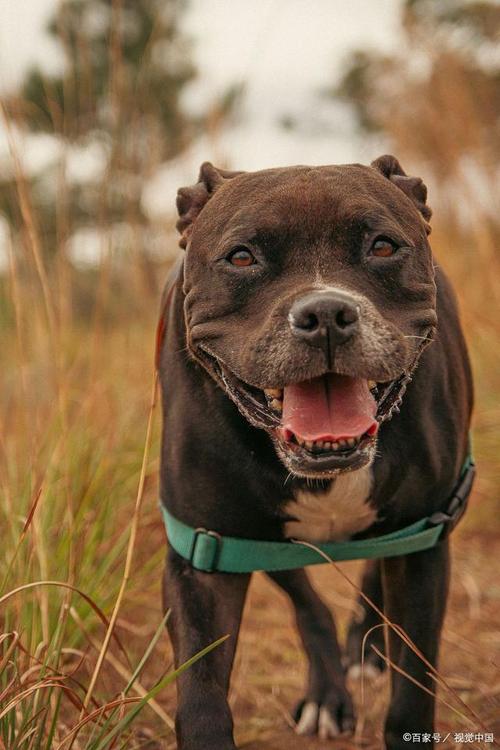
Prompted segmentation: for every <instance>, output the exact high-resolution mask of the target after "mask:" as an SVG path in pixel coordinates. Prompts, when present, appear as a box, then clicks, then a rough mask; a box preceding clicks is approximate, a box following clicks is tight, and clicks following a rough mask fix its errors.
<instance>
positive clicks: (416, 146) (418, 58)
mask: <svg viewBox="0 0 500 750" xmlns="http://www.w3.org/2000/svg"><path fill="white" fill-rule="evenodd" d="M499 36H500V6H499V5H498V4H496V3H492V2H468V1H467V0H459V1H458V2H457V1H456V0H406V2H405V3H404V6H403V12H402V23H401V40H400V44H399V51H398V52H396V53H395V54H391V55H383V54H380V53H378V52H372V51H366V50H364V51H359V50H358V51H355V52H354V53H353V54H352V55H351V57H350V58H349V60H348V62H347V65H346V67H345V70H344V73H343V75H342V78H341V80H340V82H339V84H338V85H337V86H336V87H335V88H334V89H333V90H332V91H331V94H333V96H335V97H338V98H340V99H341V100H344V101H346V102H348V103H349V104H350V105H352V107H353V108H354V111H355V113H356V116H357V121H358V123H359V127H360V128H361V130H362V131H364V132H382V133H384V134H386V135H387V136H388V137H389V139H390V140H391V141H392V143H393V147H394V148H395V149H396V150H397V151H398V152H399V153H402V154H404V156H405V157H407V158H409V160H410V161H414V162H419V163H421V162H424V163H426V169H427V170H428V171H431V172H432V173H434V176H435V178H436V181H437V182H445V181H447V180H449V179H453V178H454V177H456V176H457V175H460V173H461V171H462V170H463V168H464V163H465V161H466V160H467V159H469V160H473V161H474V162H475V163H477V164H479V165H480V168H481V170H483V171H485V172H491V171H492V170H493V169H494V168H495V169H496V164H498V156H499V154H500V128H499V124H500V85H499V84H500V65H499V62H498V55H495V48H496V45H497V44H498V38H499Z"/></svg>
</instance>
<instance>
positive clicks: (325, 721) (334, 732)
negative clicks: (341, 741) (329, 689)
mask: <svg viewBox="0 0 500 750" xmlns="http://www.w3.org/2000/svg"><path fill="white" fill-rule="evenodd" d="M339 734H340V729H339V725H338V724H337V722H336V721H335V719H334V718H333V716H332V715H331V713H330V711H329V710H328V709H327V708H326V707H325V706H322V707H321V708H320V710H319V720H318V735H319V738H320V740H327V739H329V738H330V737H338V736H339Z"/></svg>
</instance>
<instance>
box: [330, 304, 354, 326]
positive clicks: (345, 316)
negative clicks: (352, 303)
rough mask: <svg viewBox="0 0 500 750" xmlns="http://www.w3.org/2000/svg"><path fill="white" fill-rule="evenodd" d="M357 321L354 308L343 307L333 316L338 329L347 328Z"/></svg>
mask: <svg viewBox="0 0 500 750" xmlns="http://www.w3.org/2000/svg"><path fill="white" fill-rule="evenodd" d="M357 319H358V312H357V310H356V308H355V307H345V308H342V309H341V310H339V311H338V312H337V314H336V316H335V324H336V325H337V326H338V328H347V326H350V325H352V324H353V323H355V322H356V321H357Z"/></svg>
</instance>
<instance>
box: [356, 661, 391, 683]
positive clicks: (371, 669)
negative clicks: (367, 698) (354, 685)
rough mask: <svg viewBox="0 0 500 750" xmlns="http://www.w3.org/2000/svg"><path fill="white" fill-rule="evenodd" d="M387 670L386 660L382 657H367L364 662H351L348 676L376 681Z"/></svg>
mask: <svg viewBox="0 0 500 750" xmlns="http://www.w3.org/2000/svg"><path fill="white" fill-rule="evenodd" d="M384 670H385V662H384V661H383V660H382V659H378V658H377V660H375V659H366V660H365V662H364V664H361V663H359V662H358V663H357V664H350V665H349V667H348V669H347V678H348V679H350V680H366V681H367V682H376V680H378V678H379V677H380V675H381V674H383V672H384Z"/></svg>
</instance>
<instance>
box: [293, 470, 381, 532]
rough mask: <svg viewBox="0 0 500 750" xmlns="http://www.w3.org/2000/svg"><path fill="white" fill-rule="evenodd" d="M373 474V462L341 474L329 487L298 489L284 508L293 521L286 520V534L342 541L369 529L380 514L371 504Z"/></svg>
mask: <svg viewBox="0 0 500 750" xmlns="http://www.w3.org/2000/svg"><path fill="white" fill-rule="evenodd" d="M372 481H373V474H372V470H371V467H370V466H365V467H363V468H362V469H358V471H350V472H347V473H346V474H340V476H338V477H337V478H336V479H335V480H334V481H333V482H332V485H331V487H330V489H329V490H327V491H326V492H320V493H318V494H316V493H313V492H307V491H305V490H302V491H300V492H299V493H297V497H296V499H294V500H290V502H289V503H287V505H286V506H285V508H284V510H285V512H286V513H288V514H289V515H290V516H293V517H294V518H295V519H297V520H294V521H288V522H287V523H286V524H285V533H286V536H287V537H293V538H295V539H304V540H305V541H308V542H327V541H335V542H336V541H342V540H344V539H348V538H349V537H350V536H352V534H355V533H357V532H359V531H363V529H367V528H368V526H370V525H371V524H372V523H373V522H374V521H375V519H376V517H377V512H376V510H375V509H374V508H372V507H371V505H370V504H369V502H368V501H369V497H370V491H371V486H372Z"/></svg>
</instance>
